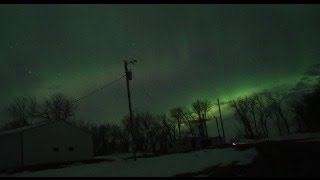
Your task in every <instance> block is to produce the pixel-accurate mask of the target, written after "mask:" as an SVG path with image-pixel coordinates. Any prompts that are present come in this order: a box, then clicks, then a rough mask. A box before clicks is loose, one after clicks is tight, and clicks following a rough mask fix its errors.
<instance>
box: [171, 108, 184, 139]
mask: <svg viewBox="0 0 320 180" xmlns="http://www.w3.org/2000/svg"><path fill="white" fill-rule="evenodd" d="M170 115H171V117H172V118H174V119H175V120H176V121H177V122H178V130H179V138H180V139H181V123H182V120H183V117H184V112H183V108H181V107H176V108H172V109H171V110H170Z"/></svg>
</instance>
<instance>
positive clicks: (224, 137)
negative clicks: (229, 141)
mask: <svg viewBox="0 0 320 180" xmlns="http://www.w3.org/2000/svg"><path fill="white" fill-rule="evenodd" d="M217 100H218V106H219V114H220V122H221V127H222V135H223V140H224V143H226V136H225V135H224V128H223V122H222V117H221V110H220V103H219V98H217Z"/></svg>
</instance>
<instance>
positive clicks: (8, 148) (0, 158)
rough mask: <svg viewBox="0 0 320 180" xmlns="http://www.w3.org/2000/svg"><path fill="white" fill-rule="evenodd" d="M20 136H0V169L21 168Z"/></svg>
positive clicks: (17, 134) (18, 134)
mask: <svg viewBox="0 0 320 180" xmlns="http://www.w3.org/2000/svg"><path fill="white" fill-rule="evenodd" d="M20 137H21V134H20V133H16V134H8V135H3V136H0V169H6V168H11V167H19V166H21V162H22V160H21V138H20Z"/></svg>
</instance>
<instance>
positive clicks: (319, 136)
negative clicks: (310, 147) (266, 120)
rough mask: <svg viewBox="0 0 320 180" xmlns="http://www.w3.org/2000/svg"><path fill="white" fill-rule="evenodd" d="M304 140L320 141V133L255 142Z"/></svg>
mask: <svg viewBox="0 0 320 180" xmlns="http://www.w3.org/2000/svg"><path fill="white" fill-rule="evenodd" d="M303 139H320V133H297V134H292V135H288V136H280V137H273V138H268V139H263V140H258V141H255V143H258V142H264V141H284V140H303Z"/></svg>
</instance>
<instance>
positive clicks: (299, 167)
mask: <svg viewBox="0 0 320 180" xmlns="http://www.w3.org/2000/svg"><path fill="white" fill-rule="evenodd" d="M234 147H235V148H236V149H238V150H239V151H241V150H245V149H248V148H256V149H257V150H258V156H257V157H256V158H255V159H254V161H253V163H252V164H250V165H245V166H237V165H235V163H234V164H232V165H229V166H226V167H219V166H215V167H211V168H208V169H205V170H203V171H201V172H198V173H191V174H181V175H178V176H209V177H230V176H231V177H240V176H245V177H320V165H319V162H320V141H313V142H312V141H310V142H303V141H297V140H294V141H290V140H287V141H279V142H277V141H269V142H261V143H257V144H247V145H238V146H234Z"/></svg>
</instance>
